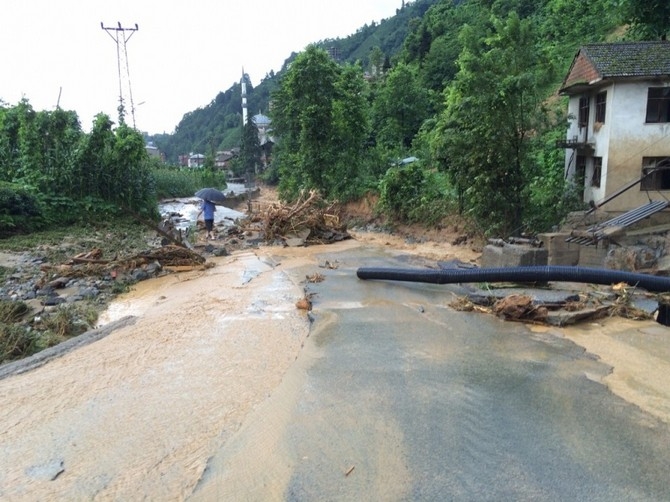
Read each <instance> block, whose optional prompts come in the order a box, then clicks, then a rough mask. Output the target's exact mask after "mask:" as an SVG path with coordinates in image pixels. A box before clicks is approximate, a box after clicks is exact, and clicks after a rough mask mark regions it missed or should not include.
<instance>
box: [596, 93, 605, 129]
mask: <svg viewBox="0 0 670 502" xmlns="http://www.w3.org/2000/svg"><path fill="white" fill-rule="evenodd" d="M606 111H607V91H603V92H599V93H598V94H596V122H600V123H601V124H604V123H605V112H606Z"/></svg>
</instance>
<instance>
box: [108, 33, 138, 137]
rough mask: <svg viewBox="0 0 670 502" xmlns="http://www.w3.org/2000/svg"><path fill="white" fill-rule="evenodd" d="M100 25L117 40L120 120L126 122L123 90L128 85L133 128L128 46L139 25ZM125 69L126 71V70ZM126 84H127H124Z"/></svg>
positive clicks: (133, 111)
mask: <svg viewBox="0 0 670 502" xmlns="http://www.w3.org/2000/svg"><path fill="white" fill-rule="evenodd" d="M100 27H101V28H102V29H103V30H105V31H106V32H107V34H108V35H109V36H110V37H112V40H114V42H116V61H117V66H118V71H119V108H118V110H119V122H124V116H125V112H126V107H125V104H124V98H123V91H124V87H127V90H128V98H129V99H130V115H131V117H132V119H133V128H136V127H135V104H134V102H133V90H132V87H131V85H130V65H129V64H128V48H127V43H128V40H130V37H132V36H133V34H134V33H135V32H136V31H137V30H139V29H140V28H139V26H137V23H135V27H134V28H124V27H123V26H121V23H118V26H114V27H112V26H105V25H104V24H103V23H102V22H101V23H100ZM124 70H125V71H124ZM124 84H125V85H124Z"/></svg>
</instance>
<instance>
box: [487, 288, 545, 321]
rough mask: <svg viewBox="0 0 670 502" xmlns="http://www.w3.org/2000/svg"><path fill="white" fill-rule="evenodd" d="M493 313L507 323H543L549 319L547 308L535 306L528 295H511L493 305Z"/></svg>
mask: <svg viewBox="0 0 670 502" xmlns="http://www.w3.org/2000/svg"><path fill="white" fill-rule="evenodd" d="M492 311H493V313H494V314H495V315H497V316H498V317H502V318H503V319H505V320H507V321H534V322H543V321H545V320H546V319H547V308H546V307H543V306H539V305H534V304H533V299H532V298H531V297H530V296H528V295H510V296H507V297H505V298H503V299H501V300H498V301H497V302H495V303H494V304H493V308H492Z"/></svg>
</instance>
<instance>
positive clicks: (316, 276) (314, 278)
mask: <svg viewBox="0 0 670 502" xmlns="http://www.w3.org/2000/svg"><path fill="white" fill-rule="evenodd" d="M305 278H306V279H307V282H323V281H324V280H325V279H326V278H325V277H324V276H323V275H322V274H320V273H318V272H314V273H313V274H311V275H307V276H305Z"/></svg>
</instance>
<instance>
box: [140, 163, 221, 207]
mask: <svg viewBox="0 0 670 502" xmlns="http://www.w3.org/2000/svg"><path fill="white" fill-rule="evenodd" d="M152 174H153V177H154V181H155V184H156V196H157V197H158V199H167V198H170V197H191V196H193V194H194V193H195V192H197V191H198V190H200V189H201V188H205V187H214V188H218V189H219V190H221V189H225V188H226V186H227V185H226V176H225V174H224V173H223V172H222V171H214V170H211V169H193V168H179V167H162V168H154V169H153V171H152Z"/></svg>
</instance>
